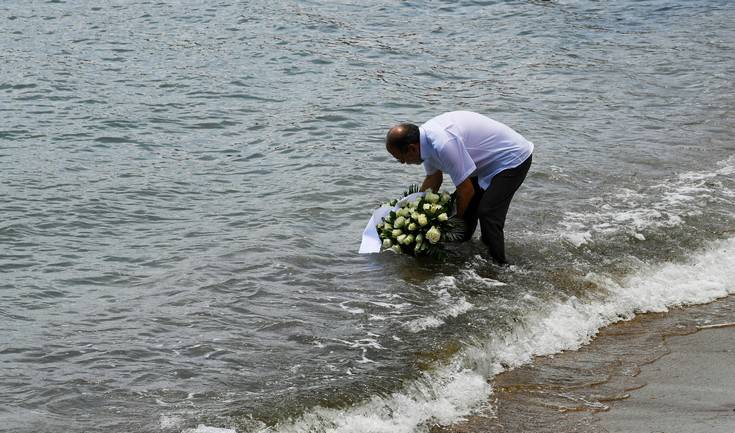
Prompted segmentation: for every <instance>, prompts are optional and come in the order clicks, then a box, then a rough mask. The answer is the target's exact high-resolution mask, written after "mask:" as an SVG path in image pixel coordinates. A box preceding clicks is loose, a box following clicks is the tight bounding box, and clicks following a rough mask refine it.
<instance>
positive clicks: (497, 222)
mask: <svg viewBox="0 0 735 433" xmlns="http://www.w3.org/2000/svg"><path fill="white" fill-rule="evenodd" d="M529 167H531V157H530V156H529V157H528V159H527V160H526V161H524V162H523V163H522V164H521V165H519V166H518V167H515V168H511V169H509V170H504V171H501V172H500V173H498V174H497V175H495V177H493V180H492V182H491V183H490V186H488V188H487V190H486V191H485V194H484V195H483V197H482V200H481V201H480V205H479V207H478V217H479V220H480V230H481V231H482V241H483V242H484V243H485V245H487V246H488V248H489V250H490V256H492V258H493V260H495V261H496V262H497V263H499V264H506V263H507V260H506V258H505V237H504V235H503V227H505V216H506V215H507V214H508V208H509V207H510V201H511V200H512V199H513V195H514V194H515V192H516V191H517V190H518V188H519V187H520V186H521V184H522V183H523V180H524V179H525V178H526V174H527V173H528V169H529Z"/></svg>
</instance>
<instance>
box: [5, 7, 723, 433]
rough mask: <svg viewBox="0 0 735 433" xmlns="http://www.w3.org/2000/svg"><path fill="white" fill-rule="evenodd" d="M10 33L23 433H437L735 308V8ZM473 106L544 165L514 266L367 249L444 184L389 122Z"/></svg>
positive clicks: (10, 205) (462, 250) (40, 21)
mask: <svg viewBox="0 0 735 433" xmlns="http://www.w3.org/2000/svg"><path fill="white" fill-rule="evenodd" d="M0 23H2V24H1V27H0V29H1V32H0V53H2V54H0V58H1V59H2V60H1V61H0V119H1V120H0V197H1V199H0V217H1V218H0V431H3V432H15V433H25V432H29V433H30V432H34V433H36V432H37V433H51V432H106V433H110V432H163V433H194V432H196V433H224V432H227V433H232V432H237V433H285V432H340V433H349V432H354V433H366V432H376V433H378V432H380V433H382V432H385V433H389V432H390V433H411V432H426V431H428V429H429V428H430V426H432V425H434V424H451V423H453V422H456V421H457V420H459V419H461V418H462V417H464V416H466V415H468V414H471V413H473V411H476V410H477V409H478V408H481V407H487V406H488V405H492V400H491V399H490V398H489V397H490V395H491V393H492V390H493V377H494V376H495V375H496V374H498V373H499V372H501V371H504V370H507V369H510V368H514V367H516V366H520V365H523V364H526V363H528V362H530V361H531V360H532V358H533V356H534V355H543V354H552V353H556V352H559V351H563V350H574V349H577V348H579V347H580V346H581V345H583V344H585V343H586V342H588V341H590V339H591V338H593V336H594V335H595V333H596V332H597V331H598V330H599V329H600V328H601V327H604V326H605V325H608V324H610V323H613V322H617V321H620V320H627V319H630V318H632V317H633V316H634V315H635V314H637V313H640V312H645V311H665V310H666V309H667V308H671V307H672V306H674V305H685V304H701V303H705V302H709V301H711V300H714V299H716V298H721V297H726V296H728V295H730V294H733V293H735V156H734V155H735V139H733V137H734V136H735V80H734V79H733V77H735V50H733V47H734V46H735V25H733V23H735V3H734V2H732V1H729V0H687V1H683V0H678V1H664V0H649V1H632V0H621V1H617V2H596V1H573V0H566V1H562V0H559V1H540V0H537V1H530V0H529V1H507V2H506V1H457V2H449V1H426V2H418V1H407V2H395V1H381V0H378V1H372V2H347V1H298V2H296V1H280V0H270V1H260V0H254V1H248V2H238V1H229V2H226V1H195V0H189V1H175V2H156V1H153V2H152V1H140V2H137V1H114V2H93V1H83V0H80V1H66V2H64V1H18V0H9V1H3V2H2V3H0ZM456 109H465V110H473V111H478V112H481V113H483V114H486V115H488V116H490V117H493V118H494V119H496V120H499V121H501V122H504V123H506V124H508V125H510V126H511V127H513V128H514V129H516V130H517V131H519V132H520V133H521V134H523V135H524V136H525V137H526V138H528V139H529V140H531V141H533V142H534V143H535V145H536V151H535V154H534V162H533V166H532V167H531V171H530V173H529V176H528V178H527V180H526V182H525V184H524V185H523V186H522V187H521V189H520V190H519V192H518V194H517V195H516V198H515V200H514V201H513V204H512V206H511V209H510V213H509V216H508V221H507V224H506V238H507V252H508V256H509V259H510V260H511V261H512V262H513V266H511V267H510V268H507V269H499V268H497V267H495V266H493V265H492V264H491V263H490V262H489V261H488V256H487V254H486V252H485V250H484V248H483V246H482V244H481V242H480V241H479V239H477V238H476V239H475V240H474V241H472V242H470V243H468V244H463V245H460V246H456V247H452V249H451V251H450V254H449V257H448V258H447V259H446V260H443V261H432V260H416V259H413V258H410V257H401V256H397V255H394V254H390V253H383V254H372V255H360V254H358V253H357V250H358V247H359V244H360V236H361V233H362V230H363V229H364V227H365V224H366V223H367V220H368V219H369V218H370V215H371V213H372V211H373V210H374V208H375V207H376V206H377V205H378V204H379V203H381V202H384V201H387V200H389V199H391V198H395V197H397V196H399V195H400V194H401V193H402V192H403V191H404V190H405V189H406V188H407V187H408V186H409V185H410V184H412V183H416V182H420V180H421V179H422V169H421V168H420V167H417V166H402V165H401V164H398V163H397V162H396V161H395V160H393V159H392V157H391V156H390V155H389V154H388V153H387V152H386V151H385V148H384V144H383V140H384V136H385V132H386V130H387V128H388V127H389V126H390V125H392V124H394V123H396V122H399V121H413V122H415V123H421V122H423V121H425V120H428V119H429V118H430V117H432V116H434V115H437V114H439V113H441V112H443V111H449V110H456ZM449 183H450V182H448V181H446V182H445V184H447V185H448V184H449ZM734 316H735V313H734Z"/></svg>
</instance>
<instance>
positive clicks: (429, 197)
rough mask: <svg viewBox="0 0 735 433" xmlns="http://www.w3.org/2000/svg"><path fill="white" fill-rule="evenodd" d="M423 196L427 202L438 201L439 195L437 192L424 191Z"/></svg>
mask: <svg viewBox="0 0 735 433" xmlns="http://www.w3.org/2000/svg"><path fill="white" fill-rule="evenodd" d="M425 198H426V201H428V202H429V203H438V202H439V198H440V197H439V195H438V194H434V193H431V192H429V193H426V197H425Z"/></svg>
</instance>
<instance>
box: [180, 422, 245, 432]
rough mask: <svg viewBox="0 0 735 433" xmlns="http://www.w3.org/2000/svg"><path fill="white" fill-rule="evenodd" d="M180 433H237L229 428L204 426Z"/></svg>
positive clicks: (200, 425)
mask: <svg viewBox="0 0 735 433" xmlns="http://www.w3.org/2000/svg"><path fill="white" fill-rule="evenodd" d="M181 433H237V431H236V430H234V429H229V428H218V427H208V426H206V425H203V424H199V426H197V428H190V429H186V430H184V431H182V432H181Z"/></svg>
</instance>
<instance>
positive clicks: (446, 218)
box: [436, 212, 449, 221]
mask: <svg viewBox="0 0 735 433" xmlns="http://www.w3.org/2000/svg"><path fill="white" fill-rule="evenodd" d="M436 218H437V219H438V220H439V221H446V220H448V219H449V217H448V216H447V213H446V212H444V213H440V214H439V216H438V217H436Z"/></svg>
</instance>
